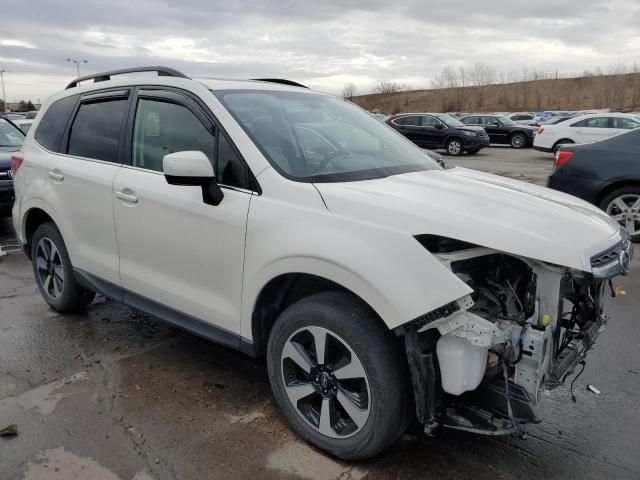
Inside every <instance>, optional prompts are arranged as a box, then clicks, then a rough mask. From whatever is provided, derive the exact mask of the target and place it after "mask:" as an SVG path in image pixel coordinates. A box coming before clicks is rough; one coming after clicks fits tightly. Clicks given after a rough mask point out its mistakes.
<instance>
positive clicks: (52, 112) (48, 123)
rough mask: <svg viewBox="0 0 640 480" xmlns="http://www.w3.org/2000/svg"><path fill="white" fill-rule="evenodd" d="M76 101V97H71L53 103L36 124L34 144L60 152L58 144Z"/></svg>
mask: <svg viewBox="0 0 640 480" xmlns="http://www.w3.org/2000/svg"><path fill="white" fill-rule="evenodd" d="M77 101H78V95H71V96H70V97H65V98H62V99H60V100H57V101H56V102H53V103H52V104H51V106H50V107H49V108H47V111H46V112H44V117H42V120H40V123H39V124H38V127H37V129H36V133H35V137H34V138H35V140H36V142H38V143H39V144H40V145H42V146H43V147H44V148H46V149H47V150H51V151H52V152H60V142H61V140H62V136H63V135H64V131H65V129H66V128H67V123H69V117H70V116H71V113H72V112H73V109H74V107H75V106H76V102H77Z"/></svg>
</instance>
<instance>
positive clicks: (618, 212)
mask: <svg viewBox="0 0 640 480" xmlns="http://www.w3.org/2000/svg"><path fill="white" fill-rule="evenodd" d="M600 208H601V209H602V210H604V211H605V212H607V214H609V215H611V218H613V219H614V220H616V221H617V222H618V223H619V224H620V225H622V226H623V227H625V228H626V229H627V230H628V232H629V234H630V235H631V240H632V241H634V242H640V187H623V188H619V189H618V190H615V191H613V192H611V193H610V194H609V195H607V196H606V197H605V198H604V199H603V200H602V202H601V203H600Z"/></svg>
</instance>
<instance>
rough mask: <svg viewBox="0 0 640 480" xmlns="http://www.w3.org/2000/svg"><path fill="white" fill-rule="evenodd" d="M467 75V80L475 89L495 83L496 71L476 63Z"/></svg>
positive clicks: (483, 64)
mask: <svg viewBox="0 0 640 480" xmlns="http://www.w3.org/2000/svg"><path fill="white" fill-rule="evenodd" d="M469 73H470V76H469V80H470V81H471V84H472V85H475V86H476V87H481V86H483V85H491V84H492V83H495V81H496V70H495V69H494V68H493V67H491V66H489V65H487V64H485V63H483V62H478V63H476V64H475V65H474V66H473V68H472V69H471V70H470V72H469Z"/></svg>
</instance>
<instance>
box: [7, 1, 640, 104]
mask: <svg viewBox="0 0 640 480" xmlns="http://www.w3.org/2000/svg"><path fill="white" fill-rule="evenodd" d="M0 19H1V21H0V69H4V70H9V71H10V73H9V74H7V75H6V76H5V84H6V89H7V99H8V100H9V101H14V100H18V99H21V98H24V99H31V100H33V101H37V100H38V99H40V100H44V99H45V98H46V97H47V96H48V95H50V94H52V93H54V92H56V91H58V90H60V89H62V88H64V86H65V84H66V82H68V81H69V80H71V79H72V78H73V77H75V74H76V70H75V65H73V64H71V63H68V62H67V61H66V59H67V57H72V58H78V59H86V60H88V63H87V64H83V65H82V66H81V73H83V74H86V73H91V72H98V71H104V70H109V69H115V68H123V67H130V66H135V65H154V64H161V65H167V66H171V67H174V68H177V69H179V70H181V71H183V72H185V73H186V74H188V75H192V76H198V75H200V76H203V75H206V76H217V77H233V78H255V77H272V76H277V77H284V78H290V79H293V80H296V81H299V82H302V83H305V84H307V85H309V86H311V87H313V88H317V89H321V90H325V91H330V92H333V93H339V92H340V91H341V90H342V87H343V86H344V84H345V83H347V82H353V83H354V84H355V85H356V86H357V88H358V92H360V93H365V92H368V91H370V90H371V89H372V88H373V85H374V84H375V82H376V81H377V80H380V79H387V80H395V81H398V82H401V83H405V84H408V85H411V86H412V87H414V88H424V87H427V86H428V85H429V83H430V77H432V76H435V75H437V74H438V73H439V72H440V71H441V70H442V68H444V67H445V66H447V65H451V66H454V67H458V66H461V65H466V66H471V65H473V64H474V63H475V62H478V61H484V62H485V63H487V64H489V65H491V66H493V67H495V68H496V69H497V70H498V71H504V72H506V71H509V70H518V71H521V70H522V69H523V68H529V69H532V68H535V69H538V70H545V71H556V70H559V71H560V72H581V71H583V70H585V69H593V68H595V67H597V66H600V67H602V68H603V69H604V70H606V69H607V68H608V67H609V65H610V64H612V63H618V62H626V63H628V64H631V63H633V62H634V61H635V62H638V63H640V1H639V0H606V1H602V0H573V1H571V2H569V1H566V0H524V1H520V0H511V1H509V2H504V1H501V0H483V1H477V0H472V1H468V0H467V1H463V0H448V1H444V2H428V1H424V0H423V1H420V0H407V1H403V0H396V1H395V2H392V1H390V0H369V1H355V0H314V1H291V0H290V1H286V0H266V1H251V0H235V1H234V0H225V1H220V0H182V1H180V0H172V1H164V0H153V1H152V0H111V1H109V0H107V1H105V0H101V1H97V0H59V1H53V0H20V1H14V0H1V1H0ZM0 95H1V92H0Z"/></svg>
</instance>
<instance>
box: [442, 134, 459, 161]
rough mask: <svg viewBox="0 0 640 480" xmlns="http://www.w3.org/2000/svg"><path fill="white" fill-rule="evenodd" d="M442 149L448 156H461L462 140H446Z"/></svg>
mask: <svg viewBox="0 0 640 480" xmlns="http://www.w3.org/2000/svg"><path fill="white" fill-rule="evenodd" d="M444 149H445V150H446V151H447V154H448V155H451V156H452V157H457V156H460V155H462V153H463V152H464V143H463V142H462V139H460V138H458V137H453V138H450V139H448V140H447V142H446V143H445V145H444Z"/></svg>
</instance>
